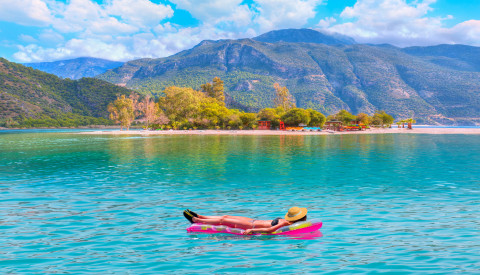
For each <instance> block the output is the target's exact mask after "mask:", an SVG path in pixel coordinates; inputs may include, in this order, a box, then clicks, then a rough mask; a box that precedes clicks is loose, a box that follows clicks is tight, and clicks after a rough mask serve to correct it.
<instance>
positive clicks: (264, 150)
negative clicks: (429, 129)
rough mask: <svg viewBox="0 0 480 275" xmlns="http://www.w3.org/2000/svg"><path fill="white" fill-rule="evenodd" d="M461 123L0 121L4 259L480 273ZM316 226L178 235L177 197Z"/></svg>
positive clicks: (40, 263)
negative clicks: (282, 232) (265, 131)
mask: <svg viewBox="0 0 480 275" xmlns="http://www.w3.org/2000/svg"><path fill="white" fill-rule="evenodd" d="M479 176H480V138H479V137H478V136H473V135H414V134H403V135H402V134H385V135H343V136H341V135H332V136H281V137H271V136H268V137H267V136H264V137H261V136H260V137H252V136H238V137H235V136H157V137H140V136H116V137H113V136H112V137H110V136H101V135H79V134H76V133H68V132H48V131H47V132H35V131H33V132H32V131H31V132H24V131H23V132H22V131H16V132H14V131H10V132H8V131H7V132H5V131H4V132H0V271H1V273H4V274H5V273H14V274H15V273H26V274H32V273H95V274H125V273H131V274H169V273H176V274H189V273H191V274H198V273H217V274H223V273H245V272H256V273H262V274H265V273H271V274H277V273H286V274H292V273H300V274H301V273H324V274H344V273H365V274H379V273H399V274H408V273H411V274H419V273H425V274H431V273H435V274H452V273H465V274H475V273H477V274H478V273H479V272H480V234H479V233H480V232H479V228H480V218H479V217H480V180H479ZM293 205H298V206H304V207H308V208H309V214H308V216H309V217H312V218H321V219H322V220H323V222H324V226H323V228H322V229H321V232H322V234H323V236H322V237H320V238H316V239H313V240H298V239H292V238H287V237H279V236H277V237H250V236H246V237H231V236H218V235H202V234H197V235H192V234H187V233H186V231H185V228H186V227H187V226H188V222H187V221H186V220H185V219H184V218H183V216H182V210H183V209H185V208H190V209H193V210H196V211H197V212H199V213H202V214H215V215H224V214H236V215H244V216H250V217H253V218H256V219H272V218H275V217H277V216H282V215H283V214H284V213H285V212H286V211H287V209H288V208H289V207H290V206H293Z"/></svg>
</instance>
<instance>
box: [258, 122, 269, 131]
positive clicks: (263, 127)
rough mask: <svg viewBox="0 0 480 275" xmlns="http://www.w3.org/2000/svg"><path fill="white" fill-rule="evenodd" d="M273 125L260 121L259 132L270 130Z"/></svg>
mask: <svg viewBox="0 0 480 275" xmlns="http://www.w3.org/2000/svg"><path fill="white" fill-rule="evenodd" d="M271 125H272V123H271V121H269V120H259V121H258V128H257V129H258V130H270V128H271V127H272V126H271Z"/></svg>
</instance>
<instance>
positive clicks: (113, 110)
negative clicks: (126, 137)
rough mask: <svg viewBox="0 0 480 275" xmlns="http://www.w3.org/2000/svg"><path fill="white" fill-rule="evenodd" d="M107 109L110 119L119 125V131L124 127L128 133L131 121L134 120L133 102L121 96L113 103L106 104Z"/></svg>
mask: <svg viewBox="0 0 480 275" xmlns="http://www.w3.org/2000/svg"><path fill="white" fill-rule="evenodd" d="M107 109H108V112H109V113H110V115H109V117H110V119H111V120H113V121H115V122H117V123H120V130H123V127H125V128H127V131H128V129H129V128H130V125H131V124H132V121H133V120H134V119H135V115H134V111H135V108H134V105H133V100H132V99H131V98H127V97H125V95H121V96H119V97H117V99H116V100H115V101H114V102H113V103H110V104H108V107H107Z"/></svg>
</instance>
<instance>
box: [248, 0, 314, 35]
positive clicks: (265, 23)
mask: <svg viewBox="0 0 480 275" xmlns="http://www.w3.org/2000/svg"><path fill="white" fill-rule="evenodd" d="M256 3H257V7H256V8H257V10H258V17H257V18H256V22H257V23H258V26H259V30H260V32H265V31H269V30H273V29H283V28H299V27H303V26H304V25H305V24H307V22H308V20H309V19H310V18H313V17H315V14H316V13H315V8H316V7H317V6H318V5H320V4H321V3H322V0H257V1H256Z"/></svg>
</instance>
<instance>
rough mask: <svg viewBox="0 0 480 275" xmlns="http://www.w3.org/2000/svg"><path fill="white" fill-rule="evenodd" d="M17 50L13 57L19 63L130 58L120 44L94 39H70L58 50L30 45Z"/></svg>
mask: <svg viewBox="0 0 480 275" xmlns="http://www.w3.org/2000/svg"><path fill="white" fill-rule="evenodd" d="M19 50H20V51H19V52H17V53H15V54H14V57H15V59H17V60H19V61H21V62H38V61H44V60H60V59H65V58H70V57H80V56H89V57H99V58H105V57H108V58H109V59H110V60H124V57H132V55H131V54H130V53H129V51H128V50H127V48H126V47H125V46H124V45H122V44H113V43H112V44H109V43H105V42H103V41H100V40H95V39H72V40H70V41H68V42H67V43H66V44H65V45H64V46H63V47H58V48H43V47H41V46H38V45H36V44H31V45H28V46H26V47H23V46H19Z"/></svg>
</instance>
